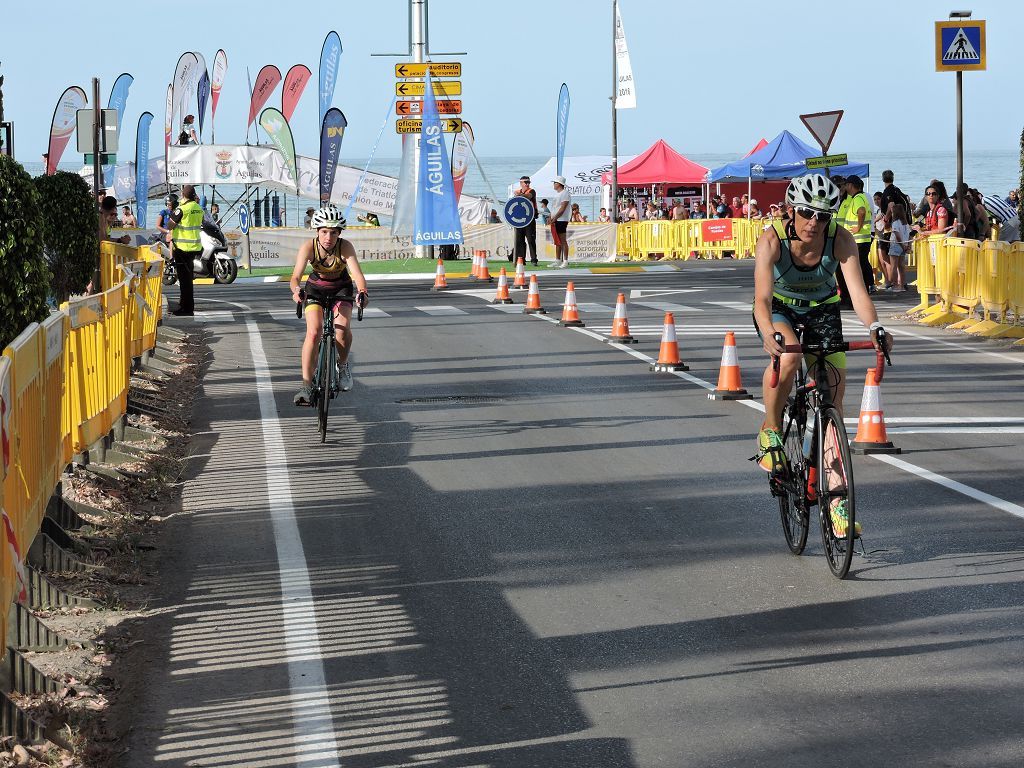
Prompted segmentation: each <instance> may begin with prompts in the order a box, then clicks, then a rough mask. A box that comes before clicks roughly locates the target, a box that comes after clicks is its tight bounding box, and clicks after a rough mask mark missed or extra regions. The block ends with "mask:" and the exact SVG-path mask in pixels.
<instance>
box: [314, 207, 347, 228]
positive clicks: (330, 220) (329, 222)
mask: <svg viewBox="0 0 1024 768" xmlns="http://www.w3.org/2000/svg"><path fill="white" fill-rule="evenodd" d="M310 226H312V227H313V229H320V228H321V227H327V228H329V229H344V228H345V218H344V217H343V216H342V215H341V211H339V210H338V206H336V205H334V204H333V203H328V204H327V205H325V206H324V207H323V208H321V209H320V210H318V211H317V212H316V213H314V214H313V218H312V219H311V220H310Z"/></svg>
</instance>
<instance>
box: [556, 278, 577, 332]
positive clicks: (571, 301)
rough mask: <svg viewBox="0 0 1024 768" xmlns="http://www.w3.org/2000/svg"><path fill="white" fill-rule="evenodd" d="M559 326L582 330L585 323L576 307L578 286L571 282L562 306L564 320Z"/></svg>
mask: <svg viewBox="0 0 1024 768" xmlns="http://www.w3.org/2000/svg"><path fill="white" fill-rule="evenodd" d="M558 324H559V325H561V326H563V327H565V328H582V327H583V321H582V320H580V310H579V307H577V306H576V286H574V285H573V284H572V281H571V280H570V281H569V283H568V284H567V285H566V286H565V304H563V305H562V319H561V320H559V321H558Z"/></svg>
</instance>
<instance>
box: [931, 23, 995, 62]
mask: <svg viewBox="0 0 1024 768" xmlns="http://www.w3.org/2000/svg"><path fill="white" fill-rule="evenodd" d="M985 68H986V67H985V22H984V21H981V20H973V19H957V20H956V21H936V22H935V71H936V72H965V71H968V70H975V69H985Z"/></svg>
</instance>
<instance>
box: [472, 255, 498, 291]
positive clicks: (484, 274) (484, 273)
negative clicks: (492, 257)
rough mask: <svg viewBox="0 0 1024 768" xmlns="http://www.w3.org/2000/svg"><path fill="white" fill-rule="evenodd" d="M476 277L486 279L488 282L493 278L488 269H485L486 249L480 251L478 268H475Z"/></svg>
mask: <svg viewBox="0 0 1024 768" xmlns="http://www.w3.org/2000/svg"><path fill="white" fill-rule="evenodd" d="M476 279H477V280H486V281H487V282H489V283H490V282H492V281H493V280H494V278H493V277H491V272H490V270H489V269H487V251H480V268H479V269H478V270H477V273H476Z"/></svg>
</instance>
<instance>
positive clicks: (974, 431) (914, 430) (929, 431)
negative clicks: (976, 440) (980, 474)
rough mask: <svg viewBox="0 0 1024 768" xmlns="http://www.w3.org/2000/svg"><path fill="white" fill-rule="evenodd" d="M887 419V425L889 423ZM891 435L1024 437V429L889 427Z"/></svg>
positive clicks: (887, 432)
mask: <svg viewBox="0 0 1024 768" xmlns="http://www.w3.org/2000/svg"><path fill="white" fill-rule="evenodd" d="M888 421H889V420H888V419H886V423H888ZM885 431H886V434H890V435H1024V427H992V426H988V427H985V426H978V427H958V426H945V427H924V426H922V427H887V428H886V430H885Z"/></svg>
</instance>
